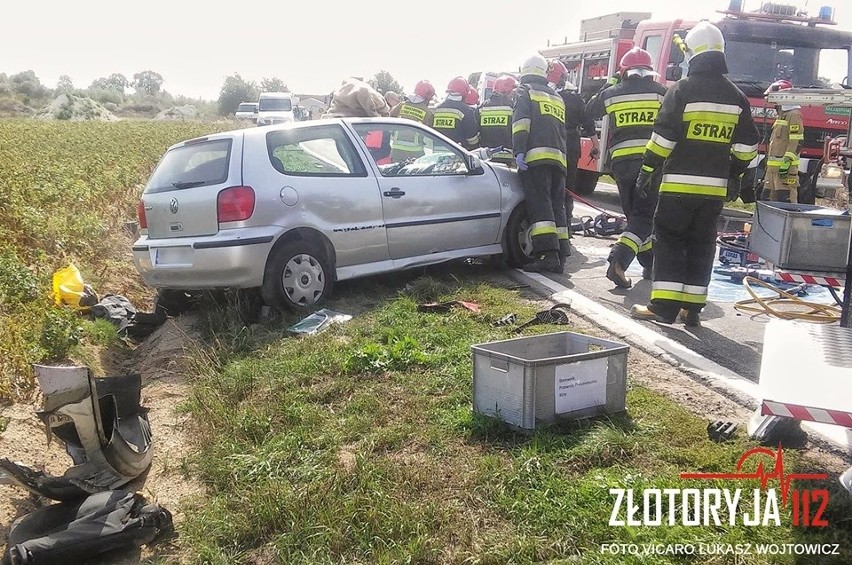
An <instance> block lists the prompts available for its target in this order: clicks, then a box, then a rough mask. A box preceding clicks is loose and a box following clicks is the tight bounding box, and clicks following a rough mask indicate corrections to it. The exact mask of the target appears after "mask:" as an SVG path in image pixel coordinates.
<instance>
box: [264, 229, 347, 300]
mask: <svg viewBox="0 0 852 565" xmlns="http://www.w3.org/2000/svg"><path fill="white" fill-rule="evenodd" d="M333 287H334V273H333V269H332V266H331V264H330V262H329V260H328V258H327V257H326V254H325V252H324V251H323V249H322V247H321V246H320V245H318V244H316V243H314V242H313V241H307V240H298V241H291V242H290V243H286V244H284V245H282V246H280V247H276V248H274V249H273V250H272V253H271V254H270V256H269V259H267V261H266V272H265V273H264V275H263V287H262V288H261V291H262V292H263V299H264V300H265V301H266V302H267V303H268V304H269V305H270V306H272V307H274V308H276V309H278V310H280V311H286V310H290V311H300V310H308V309H310V308H312V307H314V306H316V305H319V304H321V303H322V302H324V301H325V300H326V299H327V298H328V297H329V295H331V290H332V288H333Z"/></svg>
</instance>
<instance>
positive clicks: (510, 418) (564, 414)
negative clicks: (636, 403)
mask: <svg viewBox="0 0 852 565" xmlns="http://www.w3.org/2000/svg"><path fill="white" fill-rule="evenodd" d="M629 349H630V347H629V346H627V345H624V344H622V343H618V342H614V341H609V340H605V339H600V338H596V337H592V336H587V335H583V334H578V333H574V332H559V333H552V334H544V335H537V336H531V337H522V338H517V339H509V340H504V341H495V342H491V343H483V344H479V345H473V346H471V350H472V354H473V410H474V411H475V412H479V413H481V414H485V415H488V416H493V417H495V418H498V419H500V420H502V421H504V422H506V423H508V424H510V425H512V426H515V427H517V428H521V429H525V430H533V429H535V426H536V424H542V423H550V422H553V421H555V420H556V419H557V418H561V419H581V418H590V417H592V416H598V415H601V414H612V413H615V412H621V411H623V410H624V406H625V400H626V394H627V352H628V351H629Z"/></svg>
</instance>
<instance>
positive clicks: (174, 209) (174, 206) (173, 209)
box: [169, 198, 178, 214]
mask: <svg viewBox="0 0 852 565" xmlns="http://www.w3.org/2000/svg"><path fill="white" fill-rule="evenodd" d="M169 210H171V212H172V214H177V212H178V201H177V198H172V201H171V202H169Z"/></svg>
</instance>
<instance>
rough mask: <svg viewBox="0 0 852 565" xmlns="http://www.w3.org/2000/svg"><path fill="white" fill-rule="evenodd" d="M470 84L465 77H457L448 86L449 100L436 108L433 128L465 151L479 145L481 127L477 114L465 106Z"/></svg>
mask: <svg viewBox="0 0 852 565" xmlns="http://www.w3.org/2000/svg"><path fill="white" fill-rule="evenodd" d="M467 89H468V84H467V81H466V80H465V79H464V77H456V78H454V79H453V80H451V81H450V83H449V84H448V85H447V98H446V99H445V100H444V101H443V102H441V103H440V104H438V106H437V107H436V108H435V119H434V121H433V124H432V127H433V128H434V129H435V130H436V131H439V132H441V133H443V134H444V135H446V136H447V137H449V138H450V139H452V140H453V141H455V142H456V143H458V144H459V145H461V146H462V147H464V148H465V149H474V148H475V147H476V146H477V145H478V144H479V126H478V124H477V121H476V112H474V111H473V108H471V107H470V106H468V105H467V104H465V102H464V97H465V95H467Z"/></svg>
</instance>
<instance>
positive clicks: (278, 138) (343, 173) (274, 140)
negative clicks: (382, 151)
mask: <svg viewBox="0 0 852 565" xmlns="http://www.w3.org/2000/svg"><path fill="white" fill-rule="evenodd" d="M266 148H267V150H268V151H269V161H270V162H271V163H272V166H273V167H274V168H275V170H276V171H278V172H279V173H282V174H285V175H294V176H322V177H349V176H357V177H364V176H367V170H366V168H365V167H364V163H363V162H362V161H361V158H360V157H359V156H358V153H357V152H356V151H355V146H354V145H353V144H352V142H351V141H350V140H349V137H348V136H347V135H346V133H345V132H344V131H343V128H341V127H340V126H339V125H326V126H310V127H303V128H293V129H281V130H276V131H272V132H269V133H268V134H266Z"/></svg>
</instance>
